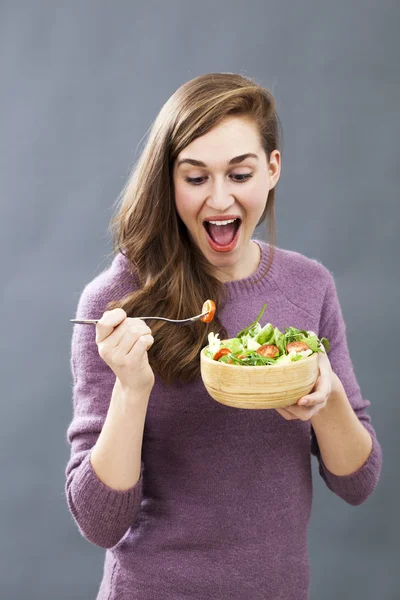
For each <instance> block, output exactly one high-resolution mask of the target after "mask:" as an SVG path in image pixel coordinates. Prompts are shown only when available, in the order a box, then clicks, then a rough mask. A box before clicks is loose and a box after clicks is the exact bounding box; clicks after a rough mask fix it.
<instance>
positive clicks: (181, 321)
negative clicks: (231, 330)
mask: <svg viewBox="0 0 400 600" xmlns="http://www.w3.org/2000/svg"><path fill="white" fill-rule="evenodd" d="M206 315H208V311H207V312H204V313H201V314H200V315H196V316H195V317H190V318H189V319H167V318H166V317H136V318H137V319H141V320H142V321H167V322H168V323H174V324H175V325H190V324H191V323H194V322H195V321H199V320H200V319H201V317H205V316H206ZM99 320H100V319H81V320H80V319H70V321H71V323H77V324H79V325H96V323H98V322H99Z"/></svg>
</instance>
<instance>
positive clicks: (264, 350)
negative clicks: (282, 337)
mask: <svg viewBox="0 0 400 600" xmlns="http://www.w3.org/2000/svg"><path fill="white" fill-rule="evenodd" d="M256 352H257V354H261V356H268V357H269V358H275V356H278V354H279V348H278V346H275V344H264V345H263V346H260V347H259V348H258V349H257V350H256Z"/></svg>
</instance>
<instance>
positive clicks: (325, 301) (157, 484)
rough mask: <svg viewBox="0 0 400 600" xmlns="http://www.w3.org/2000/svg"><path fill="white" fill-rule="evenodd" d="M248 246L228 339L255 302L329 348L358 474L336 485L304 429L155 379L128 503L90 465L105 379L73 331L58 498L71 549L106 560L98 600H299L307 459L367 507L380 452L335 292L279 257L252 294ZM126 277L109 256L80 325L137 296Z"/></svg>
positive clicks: (305, 579) (318, 269)
mask: <svg viewBox="0 0 400 600" xmlns="http://www.w3.org/2000/svg"><path fill="white" fill-rule="evenodd" d="M256 241H257V243H258V244H259V245H260V246H261V249H262V258H261V262H260V265H259V267H258V270H257V272H256V273H255V274H254V275H252V276H250V277H248V278H246V279H242V280H239V281H231V282H228V283H225V284H224V285H226V287H227V290H228V298H229V300H228V303H227V305H226V306H225V308H224V309H223V311H220V312H219V317H220V319H221V322H222V323H223V324H224V325H225V326H226V329H227V332H228V335H229V337H233V336H234V335H236V333H237V332H238V331H239V329H241V328H243V327H245V326H246V325H248V324H249V323H251V322H252V321H253V320H254V318H255V317H256V315H257V314H258V313H259V311H260V307H261V305H262V304H263V303H264V302H266V303H267V310H266V313H265V314H264V318H263V319H262V324H264V323H265V322H267V321H269V322H271V323H273V324H274V325H275V326H277V327H279V328H283V327H288V326H295V327H298V328H299V329H306V330H310V329H311V330H313V331H315V332H316V333H317V334H318V335H319V336H320V337H322V336H324V337H327V338H328V339H329V340H330V343H331V350H330V352H329V354H328V356H329V359H330V362H331V364H332V368H333V370H334V371H335V373H336V374H337V375H338V376H339V378H340V380H341V382H342V383H343V385H344V388H345V390H346V393H347V396H348V398H349V401H350V402H351V404H352V406H353V409H354V411H355V413H356V415H357V417H358V418H359V419H360V421H361V422H362V423H363V425H364V426H365V427H366V428H367V429H368V431H369V432H370V434H371V436H372V440H373V448H372V452H371V454H370V456H369V458H368V460H367V462H366V463H365V464H364V465H363V466H362V467H361V468H360V469H359V470H358V471H357V472H356V473H353V474H352V475H346V476H336V475H333V474H332V473H330V472H329V471H328V470H327V469H326V467H325V466H324V464H323V462H322V460H321V456H320V453H319V449H318V444H317V442H316V438H315V435H314V434H313V431H312V428H311V425H310V422H309V421H307V422H303V421H299V420H294V421H286V420H285V419H283V418H282V417H281V416H280V415H279V414H278V413H277V412H276V411H275V410H245V409H236V408H230V407H227V406H224V405H222V404H219V403H218V402H215V401H214V400H213V399H212V398H211V397H210V396H209V395H208V394H207V392H206V390H205V388H204V385H203V384H202V381H201V378H198V379H197V380H196V381H193V382H191V383H190V384H179V385H174V386H173V387H169V386H168V385H166V384H164V383H163V382H162V381H161V380H160V379H159V378H157V377H156V383H155V385H154V388H153V390H152V393H151V396H150V400H149V405H148V411H147V416H146V423H145V430H144V439H143V448H142V471H141V476H140V480H139V481H138V483H137V484H136V485H135V486H134V487H133V488H131V489H129V490H126V491H116V490H113V489H111V488H109V487H107V486H106V485H104V484H103V483H102V482H101V481H100V480H99V479H98V477H97V476H96V474H95V473H94V471H93V469H92V467H91V464H90V460H89V459H90V452H91V449H92V447H93V445H94V444H95V442H96V440H97V437H98V435H99V432H100V430H101V428H102V425H103V423H104V420H105V417H106V413H107V409H108V406H109V402H110V398H111V393H112V389H113V385H114V381H115V376H114V374H113V372H112V370H111V369H110V368H109V367H108V365H106V363H105V362H104V361H103V360H102V359H101V358H100V356H99V354H98V350H97V346H96V343H95V329H94V328H93V327H89V326H82V325H75V326H74V332H73V336H72V354H71V368H72V375H73V385H74V387H73V400H74V414H73V419H72V422H71V424H70V426H69V428H68V433H67V436H68V440H69V442H70V443H71V458H70V460H69V462H68V465H67V469H66V476H67V481H66V494H67V500H68V505H69V508H70V510H71V512H72V515H73V517H74V519H75V520H76V522H77V524H78V527H79V530H80V532H81V533H82V535H83V536H85V537H86V538H87V539H88V540H89V541H91V542H93V543H94V544H96V545H98V546H101V547H103V548H107V552H106V555H105V565H104V574H103V580H102V583H101V586H100V589H99V593H98V596H97V600H111V599H113V600H114V599H117V600H134V599H138V600H139V599H140V600H160V599H161V598H162V599H163V600H211V599H212V600H228V599H229V600H248V599H251V600H267V599H273V600H278V599H282V600H305V599H307V598H308V590H309V561H308V549H307V528H308V524H309V519H310V510H311V500H312V481H311V455H312V454H314V455H316V457H317V459H318V462H319V472H320V474H321V477H322V479H323V480H324V481H325V483H326V485H327V486H328V487H329V489H330V490H332V491H333V492H334V493H335V494H337V495H338V496H340V497H341V498H343V500H345V501H346V502H348V503H350V504H352V505H357V504H360V503H361V502H364V500H366V499H367V498H368V496H369V495H370V494H371V493H372V491H373V490H374V488H375V486H376V484H377V481H378V479H379V475H380V470H381V462H382V452H381V447H380V445H379V443H378V441H377V439H376V435H375V432H374V429H373V427H372V426H371V423H370V418H369V416H368V414H367V412H366V409H367V408H368V406H369V405H370V403H369V401H368V400H365V399H364V398H363V396H362V395H361V392H360V388H359V386H358V383H357V380H356V377H355V375H354V371H353V366H352V362H351V359H350V357H349V352H348V346H347V340H346V331H345V323H344V321H343V316H342V313H341V309H340V305H339V301H338V296H337V292H336V288H335V283H334V279H333V277H332V275H331V273H330V272H329V271H328V269H327V268H326V267H324V266H323V265H321V264H320V263H319V262H317V261H316V260H313V259H310V258H307V257H305V256H303V255H301V254H299V253H296V252H292V251H288V250H283V249H277V253H276V256H275V259H274V263H273V266H272V269H271V271H270V272H269V274H268V275H267V277H264V278H263V280H262V281H261V282H259V283H257V284H255V285H254V280H255V279H256V278H257V277H258V276H259V274H260V273H261V269H262V270H264V269H265V267H266V264H267V258H268V257H267V253H268V246H267V245H266V243H265V242H262V241H258V240H256ZM127 265H128V263H127V259H126V258H125V257H124V256H123V255H121V254H118V255H117V256H115V258H114V259H113V262H112V264H111V265H110V266H109V268H107V269H106V270H105V271H103V272H102V273H100V274H99V275H98V276H97V277H95V278H94V279H93V281H91V282H90V283H89V284H88V285H87V286H86V287H85V289H84V290H83V292H82V295H81V298H80V300H79V304H78V309H77V317H79V318H99V317H100V316H101V315H102V314H103V312H104V311H105V310H106V304H107V302H108V301H110V300H111V299H117V298H121V297H122V296H123V295H125V294H126V293H127V292H128V291H129V290H133V289H135V288H134V286H135V283H134V282H133V281H132V279H131V278H130V277H128V276H127V273H128V271H127ZM217 308H218V307H217Z"/></svg>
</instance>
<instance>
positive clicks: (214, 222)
mask: <svg viewBox="0 0 400 600" xmlns="http://www.w3.org/2000/svg"><path fill="white" fill-rule="evenodd" d="M235 221H237V219H230V220H229V221H208V223H212V225H228V223H234V222H235Z"/></svg>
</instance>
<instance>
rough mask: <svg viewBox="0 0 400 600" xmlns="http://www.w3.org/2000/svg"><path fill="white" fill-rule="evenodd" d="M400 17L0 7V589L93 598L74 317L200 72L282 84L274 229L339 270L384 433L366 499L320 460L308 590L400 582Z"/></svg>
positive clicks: (97, 563)
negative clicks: (72, 469)
mask: <svg viewBox="0 0 400 600" xmlns="http://www.w3.org/2000/svg"><path fill="white" fill-rule="evenodd" d="M399 16H400V4H399V3H398V1H397V0H396V1H395V0H393V1H390V0H379V2H378V1H376V2H372V1H367V0H363V1H362V2H361V1H359V2H355V1H343V0H342V1H336V2H328V1H320V2H312V1H311V0H308V1H303V2H300V3H295V2H285V1H282V0H280V1H274V2H270V1H266V0H262V1H261V0H260V1H256V2H251V1H250V2H249V1H246V2H238V1H234V2H228V1H225V2H219V3H217V6H216V5H215V4H214V2H210V1H208V0H207V1H204V0H203V1H202V2H193V3H190V2H189V3H188V2H183V1H182V2H177V1H169V2H162V1H161V0H159V1H158V2H148V1H147V2H146V3H145V4H141V3H139V2H122V1H120V2H118V1H117V2H113V3H111V2H100V1H94V0H87V1H83V2H79V3H78V1H75V2H74V1H72V2H68V3H67V2H54V1H50V0H47V1H45V0H40V1H37V2H26V1H25V2H18V1H16V2H2V3H1V4H0V69H1V73H0V76H1V79H0V81H1V90H2V91H1V95H0V103H1V105H0V118H1V161H0V169H1V177H0V186H1V195H0V198H1V236H0V244H1V247H0V250H1V253H0V255H1V258H2V265H3V267H2V269H3V270H2V274H3V275H2V281H3V286H2V288H3V289H2V292H3V293H2V302H1V315H2V323H1V331H2V339H3V343H2V344H1V346H2V348H1V352H2V359H1V365H2V370H3V373H2V403H1V405H2V418H1V420H0V427H1V432H0V439H1V442H2V451H1V453H0V460H1V470H0V473H1V490H2V492H1V496H0V519H1V528H0V531H1V536H0V582H1V583H0V597H1V598H2V600H3V599H4V600H8V599H10V600H11V599H22V598H27V597H29V598H30V599H31V600H39V599H40V600H54V599H55V598H57V600H64V599H65V600H66V599H70V598H82V599H85V600H86V599H90V598H95V596H96V593H97V589H98V586H99V582H100V579H101V575H102V565H103V556H104V551H103V550H102V549H99V548H97V547H95V546H93V545H91V544H90V543H89V542H87V541H85V540H84V539H83V538H81V537H80V535H79V533H78V530H77V527H76V526H75V524H74V522H73V521H72V517H70V515H69V512H68V510H67V506H66V501H65V497H64V468H65V465H66V462H67V460H68V456H69V447H68V445H67V443H66V438H65V432H66V428H67V426H68V424H69V422H70V419H71V415H72V401H71V389H72V385H71V376H70V372H69V350H70V336H71V332H72V326H71V325H70V323H69V322H68V319H69V318H71V317H73V316H74V314H75V310H76V304H77V301H78V298H79V294H80V292H81V291H82V289H83V286H84V285H85V284H86V283H87V282H88V281H89V280H91V279H92V278H93V277H94V275H95V274H97V273H99V272H100V270H102V269H103V268H105V267H106V266H107V264H108V262H109V255H110V252H111V244H110V239H109V236H108V234H107V226H108V223H109V220H110V218H111V215H112V210H113V209H112V204H113V202H114V201H115V199H116V198H117V196H118V193H119V192H120V190H121V188H122V186H123V184H124V182H125V180H126V177H127V175H128V172H129V169H130V166H131V164H132V162H133V161H134V159H135V157H136V156H137V153H136V154H135V152H136V149H137V148H138V146H139V144H140V142H141V139H142V138H143V136H144V135H145V133H146V131H147V129H148V127H149V125H150V123H151V122H152V120H153V119H154V118H155V116H156V114H157V112H158V110H159V109H160V108H161V105H162V104H163V103H164V102H165V101H166V99H167V98H168V97H169V96H170V95H171V94H172V93H173V92H174V91H175V89H176V88H177V87H178V86H179V85H181V84H182V83H183V82H185V81H187V80H188V79H191V78H192V77H195V76H197V75H200V74H202V73H205V72H211V71H235V72H241V73H243V74H247V75H249V76H252V77H255V78H257V79H258V80H259V81H260V82H261V83H263V84H264V85H266V86H267V87H270V88H271V89H272V90H273V92H274V93H275V96H276V98H277V102H278V107H279V113H280V117H281V120H282V122H283V127H284V132H285V146H284V155H283V172H282V178H281V181H280V183H279V186H278V196H277V217H278V243H279V245H280V246H283V247H286V248H290V249H294V250H298V251H300V252H303V253H304V254H306V255H308V256H311V257H314V258H317V259H318V260H320V261H322V262H323V263H324V264H325V265H326V266H327V267H328V268H329V269H330V270H331V271H332V272H333V274H334V276H335V279H336V283H337V287H338V291H339V297H340V300H341V304H342V309H343V312H344V316H345V319H346V322H347V327H348V340H349V345H350V351H351V355H352V359H353V362H354V367H355V370H356V375H357V377H358V380H359V383H360V385H361V388H362V390H363V393H364V396H365V397H367V398H368V399H370V401H371V402H372V406H371V408H370V414H371V416H372V420H373V424H374V426H375V429H376V431H377V434H378V437H379V439H380V441H381V443H382V445H383V450H384V457H385V458H384V469H383V473H382V477H381V481H380V485H379V487H378V489H377V490H376V492H375V493H374V495H373V496H372V497H370V498H369V500H368V501H367V502H366V503H365V504H363V505H361V506H359V507H351V506H349V505H346V504H345V503H344V502H343V501H342V500H340V499H339V498H337V497H336V496H334V495H333V494H332V493H331V492H329V490H328V489H327V488H326V487H325V485H324V484H323V482H322V480H321V479H320V478H319V476H318V475H317V473H316V468H315V463H314V467H313V468H314V474H315V496H314V506H313V515H312V522H311V527H310V536H309V541H310V558H311V563H312V567H311V577H312V585H311V598H312V600H317V599H321V598H323V599H324V600H330V599H332V600H333V599H335V600H336V599H337V598H339V597H344V598H352V599H354V600H356V599H361V598H362V599H363V600H376V599H377V598H379V599H380V600H382V599H385V600H386V599H395V598H399V597H400V592H399V591H398V589H399V577H398V560H399V552H398V539H399V535H400V531H399V519H398V504H399V502H398V496H399V491H400V490H399V479H398V462H397V458H398V452H397V448H396V441H397V440H396V438H397V431H398V424H397V423H398V416H399V402H398V356H399V350H398V349H399V344H398V341H397V340H398V337H399V336H398V334H399V326H398V323H399V317H398V310H397V309H398V306H399V300H400V297H399V284H398V270H397V259H396V250H397V248H396V243H395V241H396V237H397V236H396V234H397V227H398V217H399V208H398V197H399V194H398V190H399V184H400V181H399V167H398V152H397V151H398V140H399V137H400V136H399V134H400V131H399V129H400V127H399V113H398V107H399V106H400V88H399V66H398V61H399V36H398V29H399ZM256 235H257V232H256ZM259 236H262V237H263V234H260V233H259ZM3 367H4V369H3ZM396 565H397V566H396ZM289 568H290V567H289ZM244 600H251V599H244Z"/></svg>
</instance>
